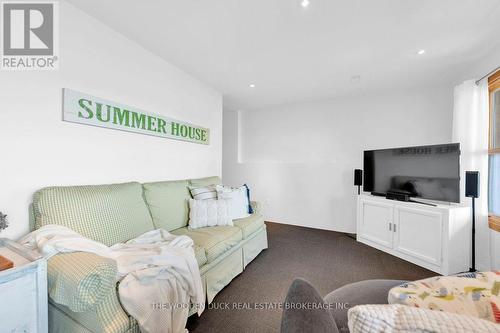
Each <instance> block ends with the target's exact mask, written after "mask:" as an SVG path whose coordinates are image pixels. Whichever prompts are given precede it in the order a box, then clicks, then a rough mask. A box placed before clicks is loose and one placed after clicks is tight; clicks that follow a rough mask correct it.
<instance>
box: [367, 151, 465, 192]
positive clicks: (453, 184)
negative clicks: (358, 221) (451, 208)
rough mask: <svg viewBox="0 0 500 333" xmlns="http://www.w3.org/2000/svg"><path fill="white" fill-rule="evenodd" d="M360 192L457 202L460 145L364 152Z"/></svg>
mask: <svg viewBox="0 0 500 333" xmlns="http://www.w3.org/2000/svg"><path fill="white" fill-rule="evenodd" d="M363 169H364V179H363V190H364V191H366V192H376V194H385V193H387V192H388V191H395V192H399V193H405V194H408V195H410V196H411V197H416V198H424V199H430V200H439V201H447V202H460V144H458V143H452V144H442V145H432V146H418V147H406V148H394V149H380V150H366V151H365V152H364V162H363Z"/></svg>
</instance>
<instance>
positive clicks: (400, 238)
mask: <svg viewBox="0 0 500 333" xmlns="http://www.w3.org/2000/svg"><path fill="white" fill-rule="evenodd" d="M394 223H395V226H396V232H395V233H394V250H396V251H398V252H400V253H404V254H406V255H410V256H412V257H414V258H418V259H420V260H423V261H425V262H428V263H430V264H434V265H439V266H440V265H441V248H442V232H443V231H442V228H443V216H442V215H441V213H439V212H432V211H427V210H421V209H417V208H408V207H396V208H395V209H394Z"/></svg>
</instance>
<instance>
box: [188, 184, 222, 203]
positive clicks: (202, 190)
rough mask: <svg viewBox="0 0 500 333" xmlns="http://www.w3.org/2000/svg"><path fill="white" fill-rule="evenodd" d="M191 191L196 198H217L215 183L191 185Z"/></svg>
mask: <svg viewBox="0 0 500 333" xmlns="http://www.w3.org/2000/svg"><path fill="white" fill-rule="evenodd" d="M189 191H190V192H191V196H192V197H193V199H194V200H209V199H217V191H216V190H215V186H213V185H209V186H201V187H195V186H189Z"/></svg>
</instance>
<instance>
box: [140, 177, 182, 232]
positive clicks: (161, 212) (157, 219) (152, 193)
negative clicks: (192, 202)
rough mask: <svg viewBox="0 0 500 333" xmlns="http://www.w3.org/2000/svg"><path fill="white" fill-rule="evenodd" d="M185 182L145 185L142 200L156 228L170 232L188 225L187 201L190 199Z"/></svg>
mask: <svg viewBox="0 0 500 333" xmlns="http://www.w3.org/2000/svg"><path fill="white" fill-rule="evenodd" d="M188 185H189V182H188V181H187V180H173V181H163V182H155V183H145V184H143V185H142V186H143V187H144V198H145V199H146V203H147V205H148V206H149V210H150V211H151V216H152V218H153V223H154V225H155V227H156V228H162V229H165V230H168V231H172V230H175V229H178V228H182V227H185V226H186V225H187V223H188V213H189V208H188V199H189V198H191V195H190V194H189V189H188Z"/></svg>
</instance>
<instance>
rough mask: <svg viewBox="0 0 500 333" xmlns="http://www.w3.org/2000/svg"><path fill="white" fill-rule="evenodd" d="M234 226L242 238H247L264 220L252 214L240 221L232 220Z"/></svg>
mask: <svg viewBox="0 0 500 333" xmlns="http://www.w3.org/2000/svg"><path fill="white" fill-rule="evenodd" d="M233 224H234V226H236V227H238V228H240V229H241V232H242V234H243V238H245V239H246V238H248V237H249V236H250V235H252V234H253V233H254V232H256V231H257V230H259V229H260V228H261V227H262V226H263V225H264V218H263V217H262V215H260V214H252V215H250V216H248V217H244V218H242V219H236V220H233Z"/></svg>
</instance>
